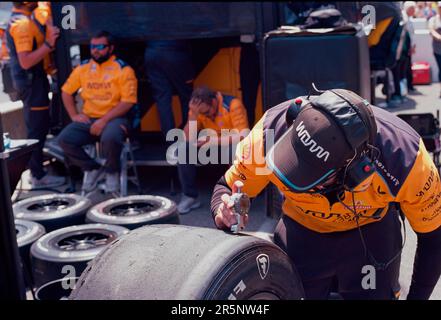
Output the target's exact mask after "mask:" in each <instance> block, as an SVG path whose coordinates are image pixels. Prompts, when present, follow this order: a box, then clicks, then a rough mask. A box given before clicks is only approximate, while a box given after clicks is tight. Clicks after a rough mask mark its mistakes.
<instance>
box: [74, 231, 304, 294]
mask: <svg viewBox="0 0 441 320" xmlns="http://www.w3.org/2000/svg"><path fill="white" fill-rule="evenodd" d="M303 297H304V292H303V286H302V282H301V280H300V277H299V275H298V273H297V270H296V269H295V267H294V265H293V264H292V262H291V261H290V259H289V258H288V256H287V255H286V254H285V253H284V252H283V251H282V250H281V249H280V248H279V247H277V246H276V245H274V244H273V243H271V242H269V241H266V240H263V239H259V238H256V237H253V236H247V235H243V234H238V235H233V234H229V233H226V232H224V231H221V230H216V229H209V228H198V227H191V226H178V225H149V226H144V227H142V228H139V229H136V230H133V231H131V233H130V234H128V235H127V236H125V237H124V238H121V239H120V240H117V241H115V242H113V243H112V244H111V245H110V246H109V247H108V248H106V249H105V250H103V251H102V252H101V253H100V254H99V255H98V256H97V257H96V258H95V259H94V260H93V261H92V262H91V263H90V264H89V265H88V267H87V268H86V270H85V271H84V272H83V274H82V275H81V277H80V279H79V280H78V282H77V284H76V288H75V289H74V290H73V291H72V293H71V295H70V297H69V298H70V299H75V300H89V299H98V300H101V299H110V300H119V299H129V300H131V299H147V300H175V299H179V300H181V299H182V300H193V299H195V300H203V299H206V300H226V299H240V300H270V299H301V298H303Z"/></svg>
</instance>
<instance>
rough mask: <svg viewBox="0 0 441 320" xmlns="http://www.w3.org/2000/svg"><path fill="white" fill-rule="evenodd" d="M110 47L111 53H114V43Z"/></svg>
mask: <svg viewBox="0 0 441 320" xmlns="http://www.w3.org/2000/svg"><path fill="white" fill-rule="evenodd" d="M109 49H110V54H112V53H113V50H114V49H115V46H114V45H113V44H112V45H110V47H109Z"/></svg>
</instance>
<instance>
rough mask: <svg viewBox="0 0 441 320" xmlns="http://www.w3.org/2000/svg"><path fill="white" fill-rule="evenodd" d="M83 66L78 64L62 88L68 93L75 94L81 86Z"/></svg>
mask: <svg viewBox="0 0 441 320" xmlns="http://www.w3.org/2000/svg"><path fill="white" fill-rule="evenodd" d="M80 76H81V66H77V67H76V68H75V69H74V70H73V71H72V73H71V74H70V76H69V78H67V80H66V82H65V83H64V84H63V86H62V87H61V90H62V91H63V92H65V93H67V94H74V93H75V92H77V91H78V90H79V89H80V88H81V79H80V78H81V77H80Z"/></svg>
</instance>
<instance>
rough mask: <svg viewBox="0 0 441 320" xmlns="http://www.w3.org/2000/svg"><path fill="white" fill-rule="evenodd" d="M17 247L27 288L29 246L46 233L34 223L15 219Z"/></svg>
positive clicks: (28, 281)
mask: <svg viewBox="0 0 441 320" xmlns="http://www.w3.org/2000/svg"><path fill="white" fill-rule="evenodd" d="M15 232H16V237H17V245H18V250H19V253H20V258H21V262H22V266H23V272H24V276H25V280H26V285H27V286H29V287H30V286H32V276H31V259H30V250H31V245H32V244H33V243H34V242H35V241H37V240H38V239H39V238H40V237H41V236H43V235H44V234H45V233H46V230H45V229H44V227H43V226H42V225H41V224H39V223H37V222H34V221H27V220H21V219H15Z"/></svg>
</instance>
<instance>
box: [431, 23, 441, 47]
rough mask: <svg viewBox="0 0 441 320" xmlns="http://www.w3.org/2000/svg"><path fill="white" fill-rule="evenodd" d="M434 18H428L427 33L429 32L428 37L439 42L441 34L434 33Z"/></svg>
mask: <svg viewBox="0 0 441 320" xmlns="http://www.w3.org/2000/svg"><path fill="white" fill-rule="evenodd" d="M435 19H436V18H435V17H433V18H430V20H429V31H430V35H431V36H432V37H433V38H434V39H436V40H438V41H441V34H439V32H438V31H436V29H435Z"/></svg>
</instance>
